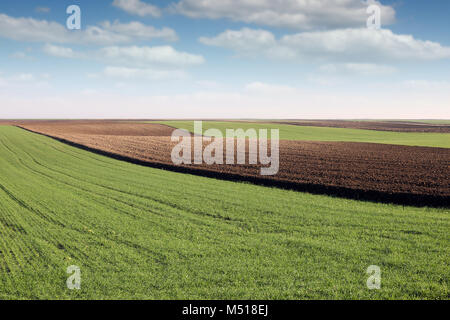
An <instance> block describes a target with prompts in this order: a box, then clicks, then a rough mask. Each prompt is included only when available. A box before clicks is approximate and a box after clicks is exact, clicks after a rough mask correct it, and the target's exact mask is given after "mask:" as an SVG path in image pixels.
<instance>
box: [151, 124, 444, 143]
mask: <svg viewBox="0 0 450 320" xmlns="http://www.w3.org/2000/svg"><path fill="white" fill-rule="evenodd" d="M158 123H161V124H165V125H168V126H172V127H176V128H183V129H186V130H189V131H191V132H193V130H194V123H193V121H158ZM210 128H216V129H220V130H221V131H222V132H223V133H225V130H226V129H238V128H242V129H245V130H247V129H250V128H254V129H256V130H258V129H279V130H280V139H285V140H310V141H348V142H370V143H383V144H397V145H406V146H425V147H441V148H450V134H449V133H420V132H389V131H375V130H360V129H343V128H327V127H312V126H295V125H287V124H273V123H260V122H258V123H248V122H231V121H230V122H219V121H203V130H207V129H210Z"/></svg>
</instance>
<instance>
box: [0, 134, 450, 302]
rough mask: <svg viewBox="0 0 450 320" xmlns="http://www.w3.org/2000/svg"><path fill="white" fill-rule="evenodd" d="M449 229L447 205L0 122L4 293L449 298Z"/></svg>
mask: <svg viewBox="0 0 450 320" xmlns="http://www.w3.org/2000/svg"><path fill="white" fill-rule="evenodd" d="M449 228H450V210H445V209H427V208H414V207H402V206H395V205H385V204H376V203H369V202H359V201H353V200H345V199H338V198H332V197H327V196H318V195H310V194H306V193H298V192H294V191H286V190H279V189H274V188H267V187H261V186H255V185H251V184H245V183H234V182H228V181H219V180H214V179H209V178H203V177H198V176H190V175H185V174H180V173H174V172H167V171H163V170H157V169H152V168H146V167H141V166H137V165H133V164H129V163H125V162H121V161H117V160H113V159H110V158H107V157H103V156H99V155H95V154H92V153H89V152H87V151H83V150H80V149H76V148H73V147H70V146H67V145H65V144H62V143H60V142H57V141H55V140H52V139H50V138H46V137H43V136H40V135H36V134H32V133H29V132H26V131H23V130H21V129H18V128H15V127H5V126H3V127H2V126H0V235H1V236H0V299H11V298H19V299H36V298H41V299H47V298H58V299H66V298H80V299H86V298H101V299H107V298H117V299H128V298H146V299H167V298H171V299H183V298H184V299H197V298H198V299H247V298H248V299H310V298H319V299H343V298H347V299H350V298H364V299H381V298H383V299H394V298H395V299H405V298H412V299H416V298H417V299H448V298H449V290H448V287H449V279H450V269H449V256H450V246H449V243H450V238H449V237H450V236H449V232H448V231H449V230H450V229H449ZM70 265H77V266H79V267H80V268H81V277H82V282H81V290H69V289H67V288H66V279H67V277H68V276H69V275H68V274H66V268H67V267H68V266H70ZM369 265H378V266H380V267H381V276H382V280H381V290H368V289H367V287H366V280H367V278H368V275H367V274H366V269H367V267H368V266H369Z"/></svg>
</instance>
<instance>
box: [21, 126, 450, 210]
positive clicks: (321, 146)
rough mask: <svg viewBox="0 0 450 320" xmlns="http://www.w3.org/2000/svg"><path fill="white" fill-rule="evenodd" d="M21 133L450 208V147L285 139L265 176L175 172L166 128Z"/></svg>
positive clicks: (283, 183)
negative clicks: (277, 166)
mask: <svg viewBox="0 0 450 320" xmlns="http://www.w3.org/2000/svg"><path fill="white" fill-rule="evenodd" d="M21 127H23V128H25V129H27V130H30V131H33V132H38V133H41V134H45V135H48V136H51V137H55V138H58V139H59V140H61V141H64V142H66V143H69V144H71V145H75V146H77V147H81V148H84V149H87V150H90V151H94V152H97V153H100V154H105V155H108V156H111V157H114V158H117V159H121V160H126V161H129V162H133V163H138V164H143V165H148V166H152V167H157V168H163V169H168V170H173V171H179V172H187V173H193V174H199V175H204V176H208V177H215V178H221V179H228V180H240V181H250V182H254V183H259V184H264V185H270V186H277V187H285V188H290V189H295V190H300V191H308V192H312V193H320V194H330V195H338V196H343V197H347V198H356V199H365V200H374V201H379V202H393V203H400V204H412V205H433V206H444V207H448V206H450V178H449V177H450V175H449V169H450V149H444V148H429V147H409V146H394V145H383V144H372V143H351V142H309V141H280V169H279V172H278V174H277V175H275V176H261V175H260V171H259V169H260V166H259V165H206V164H202V165H182V166H175V165H174V164H173V163H172V161H171V151H172V148H173V146H174V145H175V144H176V143H173V142H171V139H170V135H171V133H172V131H173V128H170V127H167V126H164V125H159V124H136V123H134V124H131V123H123V122H112V121H110V122H108V121H95V122H94V121H85V122H83V121H57V122H32V123H23V124H21ZM224 145H225V143H224ZM247 159H248V157H247Z"/></svg>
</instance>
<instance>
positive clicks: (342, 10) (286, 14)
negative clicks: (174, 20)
mask: <svg viewBox="0 0 450 320" xmlns="http://www.w3.org/2000/svg"><path fill="white" fill-rule="evenodd" d="M370 4H376V5H378V6H379V7H380V9H381V22H382V24H383V25H387V24H391V23H393V22H394V21H395V10H394V9H393V8H392V7H390V6H385V5H382V4H381V3H380V2H378V1H374V0H366V1H363V0H339V1H336V0H314V1H303V0H259V1H255V0H208V1H199V0H181V1H179V2H178V3H176V4H173V5H172V6H171V9H172V11H174V12H176V13H179V14H182V15H185V16H187V17H190V18H208V19H220V18H228V19H231V20H233V21H241V22H246V23H254V24H257V25H267V26H272V27H286V28H291V29H298V30H311V29H335V28H358V27H363V26H365V25H366V21H367V18H368V17H369V15H368V14H367V13H366V10H367V7H368V6H369V5H370Z"/></svg>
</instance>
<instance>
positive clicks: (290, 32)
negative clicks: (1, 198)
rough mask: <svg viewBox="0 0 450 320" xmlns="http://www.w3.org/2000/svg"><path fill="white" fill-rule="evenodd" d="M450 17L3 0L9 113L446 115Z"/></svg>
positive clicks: (343, 8) (212, 2)
mask: <svg viewBox="0 0 450 320" xmlns="http://www.w3.org/2000/svg"><path fill="white" fill-rule="evenodd" d="M71 5H77V6H79V8H80V12H81V17H80V21H81V29H79V30H69V29H68V27H67V24H66V22H67V19H68V18H69V17H70V14H68V13H67V12H66V10H67V8H68V7H69V6H71ZM371 5H376V6H377V7H378V8H379V9H380V21H381V27H380V28H378V29H376V28H375V29H374V28H368V26H367V20H368V18H369V17H370V15H371V14H368V13H367V8H368V7H369V6H371ZM449 16H450V1H438V0H433V1H425V0H408V1H406V0H389V1H388V0H381V1H375V0H334V1H332V0H315V1H304V0H202V1H200V0H169V1H162V0H95V1H93V0H16V1H1V2H0V118H9V119H11V118H16V119H31V118H44V119H48V118H66V119H67V118H76V119H80V118H127V119H131V118H133V119H135V118H146V119H151V118H159V119H160V118H163V119H168V118H267V119H273V118H279V119H287V118H296V119H319V118H320V119H369V118H376V119H396V118H398V119H450V32H449V31H450V19H449Z"/></svg>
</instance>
